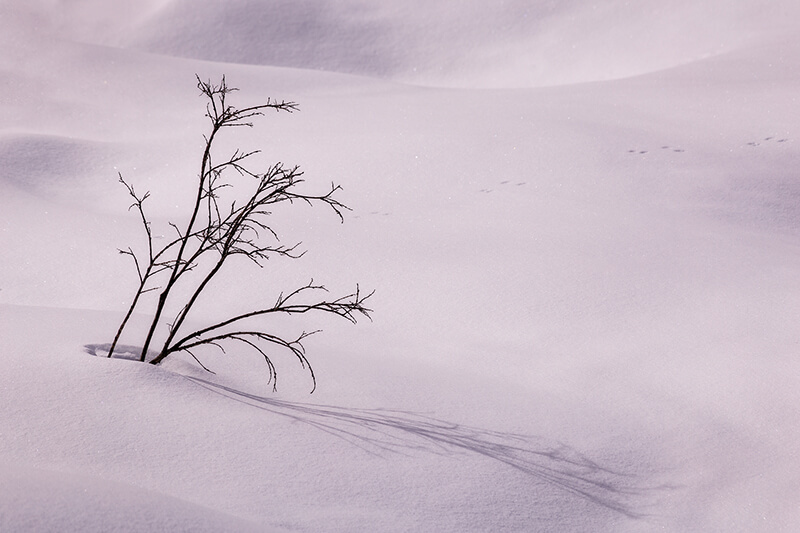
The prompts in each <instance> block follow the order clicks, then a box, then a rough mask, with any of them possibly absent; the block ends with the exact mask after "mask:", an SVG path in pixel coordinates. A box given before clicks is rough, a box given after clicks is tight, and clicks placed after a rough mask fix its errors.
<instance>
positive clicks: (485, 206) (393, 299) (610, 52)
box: [0, 0, 800, 532]
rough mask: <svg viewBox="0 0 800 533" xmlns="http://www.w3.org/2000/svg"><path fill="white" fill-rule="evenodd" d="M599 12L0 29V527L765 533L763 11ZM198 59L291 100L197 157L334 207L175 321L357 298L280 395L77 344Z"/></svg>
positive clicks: (247, 97) (241, 375)
mask: <svg viewBox="0 0 800 533" xmlns="http://www.w3.org/2000/svg"><path fill="white" fill-rule="evenodd" d="M624 4H625V3H624V2H613V1H608V2H602V3H593V4H591V6H587V5H586V4H585V3H582V2H559V3H553V2H510V1H509V2H504V3H502V5H501V6H500V7H499V8H496V7H495V6H496V5H497V4H496V3H492V4H489V3H478V2H474V3H472V4H471V5H462V3H458V6H459V8H458V9H456V8H455V7H453V6H454V5H456V3H454V2H446V1H443V2H438V3H435V4H431V3H429V2H428V3H424V4H423V3H421V2H420V3H417V2H413V1H397V2H383V3H380V5H377V4H375V5H373V3H367V2H354V1H348V2H337V3H336V4H335V5H333V4H331V3H322V2H312V1H307V2H251V1H246V0H238V1H236V2H225V3H222V2H208V1H204V2H192V3H189V2H181V1H174V2H170V1H151V2H137V3H134V2H115V4H114V6H113V8H112V7H111V6H108V5H107V4H106V3H103V2H89V1H86V2H73V3H69V4H66V3H52V2H17V1H6V2H5V3H3V4H2V5H0V15H1V16H0V21H2V22H0V24H2V32H1V33H0V46H2V48H3V51H4V53H3V54H0V86H1V87H2V89H3V95H4V97H3V99H2V100H0V128H2V131H0V161H2V163H3V164H2V165H0V220H2V226H0V246H2V249H3V250H4V252H3V257H4V260H3V261H2V262H0V340H2V342H3V344H2V348H0V369H1V371H0V375H2V376H3V379H2V381H0V403H1V404H2V405H3V411H2V412H3V416H2V417H0V474H2V476H3V480H4V482H3V483H0V529H4V530H5V529H9V530H48V529H52V530H62V531H64V530H67V531H68V530H72V531H84V530H87V529H89V530H92V529H94V530H108V529H111V528H112V527H116V528H117V529H118V530H120V531H146V530H159V529H161V530H181V529H184V530H196V529H197V527H199V525H200V524H202V525H204V527H206V529H207V530H220V529H224V528H228V529H229V530H235V531H241V530H246V528H248V527H251V525H252V527H254V528H255V529H256V530H265V531H270V530H302V531H358V530H381V531H662V530H666V531H710V530H711V531H743V532H744V531H748V532H749V531H792V530H795V529H798V528H800V509H798V505H797V503H796V497H795V495H796V494H797V493H798V490H800V458H798V454H797V451H796V449H797V447H796V445H795V443H796V442H797V441H798V439H800V422H798V420H800V418H799V417H798V415H800V413H798V409H799V408H798V405H800V403H798V400H800V397H799V396H800V393H798V390H800V388H798V380H799V379H800V368H798V366H799V365H798V359H797V357H798V346H799V345H798V340H797V333H796V331H797V327H796V324H797V319H798V312H799V311H800V303H798V302H800V299H798V296H800V276H798V274H800V272H799V271H800V256H798V238H800V211H798V209H799V208H798V204H797V198H798V191H800V183H798V178H797V176H796V166H797V161H798V144H797V131H796V124H797V123H798V119H800V116H799V115H800V111H798V106H797V100H796V98H797V97H796V95H797V94H798V89H800V46H799V45H798V40H797V39H796V38H795V37H794V35H793V33H792V30H794V28H793V25H794V20H798V19H797V16H796V15H798V13H797V11H798V8H797V7H796V6H795V4H794V3H792V2H775V3H770V4H769V6H765V5H763V3H761V2H739V3H737V4H736V7H730V6H728V5H727V4H726V3H722V2H717V3H715V2H711V3H703V5H702V6H698V5H695V3H690V2H677V1H676V2H670V3H667V4H665V3H663V2H649V1H648V2H637V3H636V4H635V5H634V6H631V5H627V6H626V5H624ZM223 6H224V7H223ZM195 73H197V74H199V75H200V76H202V77H203V78H211V79H214V78H218V77H219V76H220V75H222V74H226V75H227V77H228V80H229V82H230V83H231V84H232V85H235V86H238V87H239V88H240V89H241V91H240V92H239V93H237V94H236V97H237V102H239V103H240V104H241V105H248V104H251V103H257V102H260V101H262V100H263V99H265V98H266V97H267V96H271V97H276V98H279V99H282V98H285V99H290V100H296V101H298V102H299V103H300V106H301V112H299V113H297V114H294V115H269V116H267V117H265V118H264V119H263V120H262V121H261V122H259V123H258V124H257V127H256V129H254V130H252V131H241V132H236V134H234V138H232V139H231V143H237V144H238V145H240V146H242V147H244V148H263V149H264V150H265V153H264V161H273V160H276V159H280V160H283V161H285V162H286V163H289V164H293V163H297V164H300V165H301V166H302V168H303V169H304V170H305V171H306V175H307V178H308V182H309V187H315V188H323V187H325V186H326V185H327V184H328V183H329V182H330V181H331V180H334V181H336V182H338V183H341V184H342V185H343V186H344V191H343V199H344V200H345V201H346V202H347V203H348V204H349V205H350V206H351V207H353V208H354V212H353V213H352V215H351V216H350V217H349V218H348V220H347V222H346V223H345V224H344V225H339V224H338V223H337V222H336V220H335V218H334V217H332V216H330V215H329V214H328V213H325V212H322V211H320V210H318V209H311V210H309V209H305V208H297V209H296V210H291V211H289V212H286V213H280V214H279V215H280V217H281V218H280V219H278V220H281V221H282V222H281V223H279V229H280V230H281V231H282V232H283V233H284V234H285V235H286V238H287V240H293V239H302V240H303V241H304V243H305V246H306V247H307V248H308V249H309V253H308V254H307V255H306V256H305V257H304V258H303V259H301V260H298V261H295V262H279V261H276V262H273V263H272V264H271V265H269V268H268V269H266V270H265V271H259V270H257V269H256V270H255V271H254V270H252V269H249V268H248V267H247V266H246V265H241V268H239V269H238V270H237V269H232V270H231V277H230V278H228V281H227V282H224V283H220V284H218V285H217V286H213V287H211V288H210V292H209V293H208V295H207V296H208V298H207V299H206V300H205V302H204V303H205V305H204V306H202V308H198V310H197V313H196V314H195V315H194V316H193V317H192V318H193V320H195V321H196V322H197V323H203V322H205V321H206V320H209V319H212V318H213V317H216V316H221V315H222V314H224V313H227V312H231V311H235V310H242V309H246V308H248V307H250V306H251V305H255V304H257V303H258V302H260V301H263V300H264V299H266V300H268V301H272V300H273V299H274V298H275V296H276V294H277V292H279V291H280V290H282V289H285V288H286V287H287V286H290V285H291V284H293V283H304V282H306V281H307V280H308V278H309V277H311V276H314V278H315V279H316V280H317V281H321V282H324V283H326V284H328V285H329V286H330V288H331V289H332V291H334V292H337V293H338V292H340V291H345V290H348V289H350V288H352V286H353V284H354V283H355V282H359V283H361V285H362V286H363V287H369V288H372V287H374V288H376V289H377V293H376V296H375V298H374V303H373V306H374V308H375V310H376V313H375V321H374V323H372V324H369V323H367V324H360V325H358V326H355V327H354V326H352V325H350V324H339V323H336V322H332V321H325V320H323V321H315V320H311V317H309V321H307V322H306V321H303V322H302V324H300V325H298V326H297V327H299V328H306V329H312V328H314V329H315V328H317V327H323V328H324V330H325V331H324V333H322V334H320V335H319V336H317V337H315V338H312V339H311V340H310V341H309V343H308V348H309V356H310V358H311V361H312V363H313V364H314V365H315V370H316V373H317V376H318V378H319V389H318V391H317V392H316V393H315V394H314V395H313V396H310V397H309V396H308V395H307V394H306V391H307V390H308V389H309V387H310V382H309V379H308V376H307V375H306V374H305V373H304V372H303V371H302V370H301V369H299V368H297V364H296V361H293V360H291V359H290V358H289V357H286V358H285V359H282V358H279V359H278V364H279V367H278V370H279V372H280V373H281V374H280V380H281V381H280V384H279V386H280V389H279V393H278V394H272V393H271V392H270V389H269V387H268V386H266V384H265V376H266V372H265V370H266V369H265V368H263V365H262V364H259V361H258V359H257V358H256V357H254V356H253V355H252V354H248V353H246V352H235V351H231V352H230V353H229V354H228V355H227V356H226V357H221V356H220V355H219V354H216V353H202V354H199V355H201V356H202V358H203V361H204V363H205V364H207V365H208V366H210V367H211V368H212V369H213V370H214V371H216V374H215V375H210V374H207V373H205V372H203V371H202V370H201V369H200V368H199V367H198V366H197V365H196V364H195V363H194V362H193V361H191V359H190V358H187V359H180V358H175V359H174V360H168V361H167V362H166V363H165V364H164V365H163V367H159V368H154V367H150V366H144V365H139V364H137V363H133V362H130V361H126V360H120V359H115V360H107V359H104V358H99V357H91V356H90V355H88V354H87V353H86V351H85V348H84V345H87V344H88V345H101V344H102V343H105V342H108V341H109V340H110V337H111V335H112V334H113V331H114V328H115V326H116V324H117V321H118V320H119V319H120V318H121V314H122V312H123V311H124V310H125V308H126V306H127V303H128V301H129V298H130V296H131V290H132V288H133V283H134V282H135V279H134V277H133V275H134V273H133V271H132V266H131V265H130V264H128V263H127V262H126V261H125V259H124V258H123V257H120V256H119V254H118V253H117V252H116V250H117V248H124V247H127V246H134V247H136V246H141V245H142V240H141V239H142V236H141V234H140V233H141V232H140V229H139V227H138V225H137V220H136V217H135V216H133V214H131V213H128V212H127V211H126V209H127V207H128V204H129V202H128V200H127V198H126V196H125V194H124V191H123V190H121V187H120V186H119V185H118V184H117V183H116V179H117V175H116V173H117V172H121V173H122V174H123V175H124V176H125V177H126V179H128V180H129V181H132V182H134V183H135V184H136V186H137V189H140V190H148V189H149V190H151V191H152V193H153V197H152V199H151V200H150V201H149V209H150V212H151V213H152V214H153V218H154V229H155V231H156V234H159V233H158V232H161V233H162V234H163V233H166V232H167V231H169V227H168V226H167V220H170V219H172V220H175V219H180V217H181V213H182V211H181V208H185V206H186V203H187V202H189V201H190V196H191V184H192V180H193V173H194V172H195V171H196V166H197V157H198V151H199V150H200V149H201V148H202V137H201V135H202V133H203V132H204V127H205V122H204V119H203V117H202V112H203V107H202V106H203V102H202V100H200V99H199V98H198V97H197V95H196V91H195V89H194V74H195ZM352 74H358V75H359V76H353V75H352ZM412 82H413V83H415V84H416V85H411V84H410V83H412ZM578 82H580V83H578ZM448 87H458V89H453V88H448ZM228 146H234V144H229V145H228ZM144 326H145V321H144V318H143V317H136V318H135V321H134V324H133V325H132V328H133V329H132V330H131V332H130V333H129V335H127V336H126V338H125V339H124V342H126V343H128V344H136V343H137V342H140V337H138V336H137V335H136V334H137V333H141V332H142V330H143V328H144ZM283 326H284V324H276V327H283ZM142 509H147V511H143V510H142ZM145 513H147V514H145ZM110 524H111V525H110Z"/></svg>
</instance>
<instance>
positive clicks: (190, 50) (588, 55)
mask: <svg viewBox="0 0 800 533" xmlns="http://www.w3.org/2000/svg"><path fill="white" fill-rule="evenodd" d="M17 3H18V4H19V5H18V6H17V5H16V4H17ZM12 5H14V6H15V7H14V9H12V13H14V12H17V14H16V17H15V18H16V19H17V20H21V21H22V22H23V23H28V24H33V25H35V26H36V27H37V28H39V29H40V30H42V31H44V32H51V33H54V34H57V35H61V36H62V38H65V39H68V40H75V41H80V42H91V43H96V44H104V45H110V46H117V47H125V48H128V47H129V48H133V49H137V50H143V51H148V52H154V53H158V54H166V55H171V56H178V57H186V58H194V59H202V60H207V61H216V62H225V63H245V64H254V65H262V66H267V65H272V66H282V67H292V68H301V69H314V70H325V71H332V72H342V73H348V74H356V75H361V76H370V77H378V78H384V79H390V80H395V81H400V82H405V83H411V84H420V85H427V86H443V87H471V88H481V87H482V88H512V87H513V88H521V87H536V86H544V85H562V84H572V83H581V82H588V81H599V80H608V79H619V78H626V77H631V76H636V75H639V74H643V73H647V72H653V71H658V70H663V69H666V68H671V67H674V66H677V65H681V64H687V63H691V62H693V61H696V60H698V59H702V58H705V57H709V56H714V55H719V54H722V53H725V52H729V51H732V50H736V49H739V48H741V47H743V46H749V45H753V44H755V43H759V42H764V41H768V42H769V41H775V40H778V41H779V40H780V39H781V38H783V37H785V36H787V35H792V31H791V30H792V27H791V23H790V22H789V21H791V20H793V18H794V19H796V17H798V16H800V8H798V6H797V5H796V3H794V2H791V1H788V0H781V1H778V2H770V3H769V5H766V6H765V5H764V3H763V2H759V1H757V0H747V1H744V2H736V3H734V4H731V3H730V2H725V1H722V0H714V1H712V2H702V3H697V2H691V1H688V0H680V1H675V2H669V3H664V2H658V1H653V0H648V1H645V2H633V3H631V2H627V1H623V0H609V1H606V2H602V3H592V4H587V3H585V2H578V1H565V2H552V1H551V0H534V1H527V0H526V1H520V0H504V1H502V2H499V3H489V2H471V3H464V2H459V1H457V0H443V1H438V2H435V3H431V2H428V1H423V0H405V1H403V2H393V3H375V2H365V1H363V0H346V1H342V2H335V3H332V2H326V1H324V0H299V1H298V0H269V1H263V0H230V1H225V2H222V1H208V2H201V3H198V2H194V1H192V0H151V1H149V2H146V3H145V4H144V5H142V4H141V3H140V2H130V1H123V2H118V3H115V10H114V11H109V10H105V9H102V6H101V5H100V3H99V2H95V1H90V0H84V1H82V2H78V3H75V4H74V5H73V4H70V6H69V7H67V5H66V4H62V5H60V6H58V7H57V8H55V9H53V8H52V6H49V5H47V4H46V3H44V2H41V3H35V2H34V3H29V2H12Z"/></svg>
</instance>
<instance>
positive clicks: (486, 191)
mask: <svg viewBox="0 0 800 533" xmlns="http://www.w3.org/2000/svg"><path fill="white" fill-rule="evenodd" d="M527 183H528V182H527V181H516V182H515V181H513V180H503V181H501V182H499V184H498V185H500V186H501V187H504V186H507V185H513V186H515V187H521V186H523V185H526V184H527ZM494 190H495V189H489V188H483V189H481V190H479V191H478V192H482V193H484V194H489V193H490V192H494Z"/></svg>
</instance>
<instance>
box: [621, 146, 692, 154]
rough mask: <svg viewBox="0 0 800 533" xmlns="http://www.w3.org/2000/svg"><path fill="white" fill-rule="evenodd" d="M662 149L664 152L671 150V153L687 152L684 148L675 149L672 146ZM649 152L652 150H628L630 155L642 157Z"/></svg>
mask: <svg viewBox="0 0 800 533" xmlns="http://www.w3.org/2000/svg"><path fill="white" fill-rule="evenodd" d="M661 149H662V150H671V151H673V152H685V151H686V150H684V149H683V148H674V147H672V146H662V147H661ZM649 151H650V150H643V149H634V148H631V149H630V150H628V153H629V154H640V155H643V154H646V153H648V152H649Z"/></svg>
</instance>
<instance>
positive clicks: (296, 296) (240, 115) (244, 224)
mask: <svg viewBox="0 0 800 533" xmlns="http://www.w3.org/2000/svg"><path fill="white" fill-rule="evenodd" d="M197 87H198V89H200V92H201V95H202V96H204V97H205V98H206V99H207V104H206V117H207V118H208V119H209V121H210V130H209V132H208V133H207V134H206V135H204V141H205V142H204V148H203V154H202V157H201V160H200V169H199V173H198V175H197V182H196V188H195V195H194V202H193V203H192V204H191V205H192V208H191V211H190V212H189V213H188V222H186V223H185V225H184V226H179V225H178V224H175V223H173V222H169V226H170V227H171V232H172V233H174V236H173V237H172V238H171V239H167V241H166V242H164V243H159V244H160V246H156V243H155V241H154V236H153V231H152V227H151V226H152V224H151V221H150V220H149V219H148V216H147V214H146V212H145V208H144V204H145V202H146V201H147V199H148V198H149V197H150V193H149V192H146V193H144V194H141V193H138V192H137V191H136V190H135V189H134V186H133V185H132V184H130V183H128V182H127V181H125V179H124V178H123V177H122V175H121V174H120V175H119V181H120V183H122V185H123V186H124V187H125V188H126V189H127V192H128V195H129V196H130V197H131V198H132V199H133V203H132V204H131V206H130V209H131V210H134V211H135V212H136V213H137V215H138V217H139V219H140V220H141V223H142V226H143V228H144V234H145V238H146V251H145V252H144V253H143V252H141V251H140V252H138V253H137V252H135V251H134V250H133V249H132V248H127V249H121V250H120V253H121V254H123V255H126V256H129V257H130V258H132V261H133V263H134V266H135V269H136V273H137V277H138V285H137V289H136V291H135V292H134V296H133V298H132V300H131V303H130V306H129V308H128V310H127V312H126V314H125V316H124V318H123V320H122V322H121V323H120V326H119V328H118V330H117V332H116V335H115V337H114V341H113V342H112V344H111V347H110V348H109V352H108V357H112V356H113V354H114V350H115V348H116V346H117V343H118V341H119V340H120V337H121V336H122V334H123V331H124V330H125V327H126V326H127V324H128V322H129V320H130V317H131V316H132V315H133V313H134V311H135V310H136V309H137V308H138V307H139V306H140V305H141V304H142V300H143V297H144V296H145V295H147V294H149V293H157V295H158V297H157V299H156V300H155V302H154V309H153V310H152V314H150V315H149V316H150V325H149V328H148V329H147V334H146V336H145V338H144V341H143V343H142V351H141V354H140V356H139V360H140V361H142V362H148V363H150V364H154V365H157V364H159V363H161V362H162V361H163V360H164V359H166V358H167V357H169V356H170V355H172V354H174V353H178V352H186V353H187V354H189V355H190V356H191V357H193V358H194V359H195V360H196V361H197V362H198V364H200V366H202V367H203V368H204V369H205V370H208V369H207V368H206V367H205V366H204V365H203V364H202V363H201V362H200V360H199V358H198V357H196V355H195V353H194V350H195V349H196V348H199V347H201V346H213V347H215V348H218V349H220V350H221V351H222V352H223V353H224V352H225V351H226V347H229V346H231V345H239V346H241V347H245V348H247V349H250V350H253V351H255V352H256V353H258V354H259V355H260V356H262V357H263V358H264V361H265V362H266V366H267V369H268V383H271V384H272V386H273V390H276V388H277V375H278V374H277V369H276V367H275V364H274V362H273V360H272V358H271V357H270V350H269V348H270V347H273V348H275V347H277V348H279V349H283V350H287V351H288V352H289V353H291V354H293V355H294V356H295V357H296V358H297V359H298V360H299V362H300V364H301V365H302V367H303V368H305V369H307V370H308V372H309V373H310V375H311V378H312V381H313V387H312V392H313V390H314V389H315V388H316V376H315V375H314V371H313V368H312V367H311V364H310V363H309V361H308V359H307V358H306V350H305V347H304V345H303V341H304V340H305V339H306V338H308V336H309V335H312V334H314V333H316V332H317V331H316V330H314V331H309V332H306V331H303V332H302V333H301V334H299V335H296V336H291V337H285V336H282V335H279V334H277V333H275V332H272V331H270V330H269V329H267V328H266V323H265V319H266V318H268V317H269V316H270V315H281V314H283V315H299V314H306V313H310V312H321V313H328V314H333V315H337V316H340V317H342V318H344V319H346V320H349V321H350V322H352V323H356V321H357V318H358V317H359V316H364V317H367V318H369V317H370V313H371V309H369V308H367V307H366V305H365V302H366V300H367V299H368V298H369V297H370V296H372V294H373V292H374V291H373V292H369V293H364V292H362V291H361V290H360V288H359V287H358V285H356V288H355V290H354V291H353V292H351V293H350V294H346V295H344V296H341V297H336V298H327V297H326V296H327V294H328V291H327V289H326V288H325V287H324V286H323V285H320V284H316V283H314V281H313V280H311V281H309V282H308V283H306V284H305V285H302V286H300V287H296V288H294V289H292V290H289V291H285V292H282V293H281V294H279V295H278V297H277V298H276V299H275V300H274V301H272V302H271V303H270V304H269V305H264V306H263V307H260V308H258V309H254V310H252V311H250V312H245V313H241V314H237V315H234V316H231V317H229V318H227V319H224V320H220V321H218V322H215V323H211V324H208V325H206V326H204V327H201V328H199V329H188V330H187V328H186V327H185V326H186V323H187V318H188V317H189V315H190V313H191V312H192V310H193V309H194V308H195V306H196V304H197V303H198V301H199V300H201V296H202V295H203V294H204V291H205V289H206V288H207V287H208V286H209V284H210V282H211V281H212V280H214V279H216V277H217V276H218V275H219V274H220V272H222V267H223V265H225V264H227V263H228V261H229V260H233V259H234V258H244V259H247V260H249V261H250V262H252V263H254V264H255V265H257V266H259V267H264V264H265V261H267V260H268V259H270V258H272V257H283V258H288V259H297V258H299V257H301V256H302V255H303V254H304V253H305V252H301V251H299V247H300V243H296V244H293V245H290V246H286V245H282V244H281V241H280V239H279V235H278V233H277V232H276V230H275V229H273V226H272V224H271V215H272V210H273V209H274V207H275V206H276V205H277V204H282V203H288V204H295V203H298V202H299V203H303V204H308V205H316V204H322V205H324V206H327V207H328V208H330V209H331V210H332V211H333V212H334V213H335V215H336V216H337V217H338V218H339V220H340V222H343V221H344V212H345V211H348V210H349V208H348V207H347V206H346V205H344V204H343V203H341V202H340V201H339V200H338V199H337V198H336V197H335V196H336V194H337V193H338V192H339V191H340V190H341V187H339V186H338V185H336V184H331V185H330V187H329V188H328V189H327V190H326V191H324V192H323V193H321V194H308V193H305V192H301V191H300V190H298V189H299V187H298V186H299V185H300V184H302V183H303V182H304V180H303V179H302V176H303V173H302V172H301V171H300V170H299V169H298V167H296V166H294V167H288V166H284V165H283V164H282V163H274V164H272V165H271V166H268V168H266V170H264V171H262V172H254V171H252V170H250V167H249V163H250V158H251V157H252V156H254V155H255V154H257V153H259V151H258V150H254V151H241V150H238V149H236V150H234V152H233V154H231V155H229V156H226V157H223V158H222V159H219V160H218V159H217V153H216V150H215V148H216V146H215V142H216V141H217V139H218V137H219V136H221V135H222V133H223V131H224V130H225V129H227V128H239V127H252V126H253V122H252V120H253V119H254V118H256V117H259V116H262V115H263V114H264V113H265V112H266V111H267V110H270V109H272V110H275V111H276V112H281V111H285V112H288V113H292V112H294V111H296V110H297V104H295V103H294V102H285V101H280V102H278V101H273V100H271V99H267V101H266V103H263V104H260V105H255V106H252V107H245V108H242V109H238V108H236V107H234V106H233V105H231V104H230V103H229V102H228V99H229V96H230V95H231V93H233V92H235V91H236V90H237V89H236V88H233V87H228V85H227V84H226V82H225V78H224V77H223V78H222V80H221V82H220V83H219V84H212V83H211V82H206V81H202V80H201V79H200V78H199V77H198V78H197ZM229 176H239V177H243V178H244V179H246V180H252V181H251V183H252V184H253V185H252V189H249V192H248V193H247V194H248V195H249V196H248V197H247V199H246V200H243V201H242V200H239V201H236V200H233V201H230V202H229V203H228V202H227V201H223V200H222V197H221V192H222V190H223V189H228V188H238V187H240V186H239V185H238V182H237V184H236V185H234V183H233V181H232V180H231V179H230V178H229ZM237 179H238V178H237ZM178 286H180V290H178V291H176V290H175V289H176V287H178ZM145 300H151V301H152V299H145ZM176 302H177V305H176ZM168 304H170V305H168ZM175 308H177V309H179V311H177V313H176V314H174V315H172V316H171V317H170V318H171V320H170V321H169V322H167V323H166V334H165V335H164V338H163V339H161V340H159V341H158V346H159V348H158V349H157V350H152V346H153V344H154V343H155V342H156V338H157V336H158V335H157V332H158V331H159V329H160V328H159V326H162V325H164V318H165V317H164V314H165V313H168V309H175ZM161 329H163V328H161ZM151 352H153V353H155V356H154V357H150V358H149V360H148V354H151Z"/></svg>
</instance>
